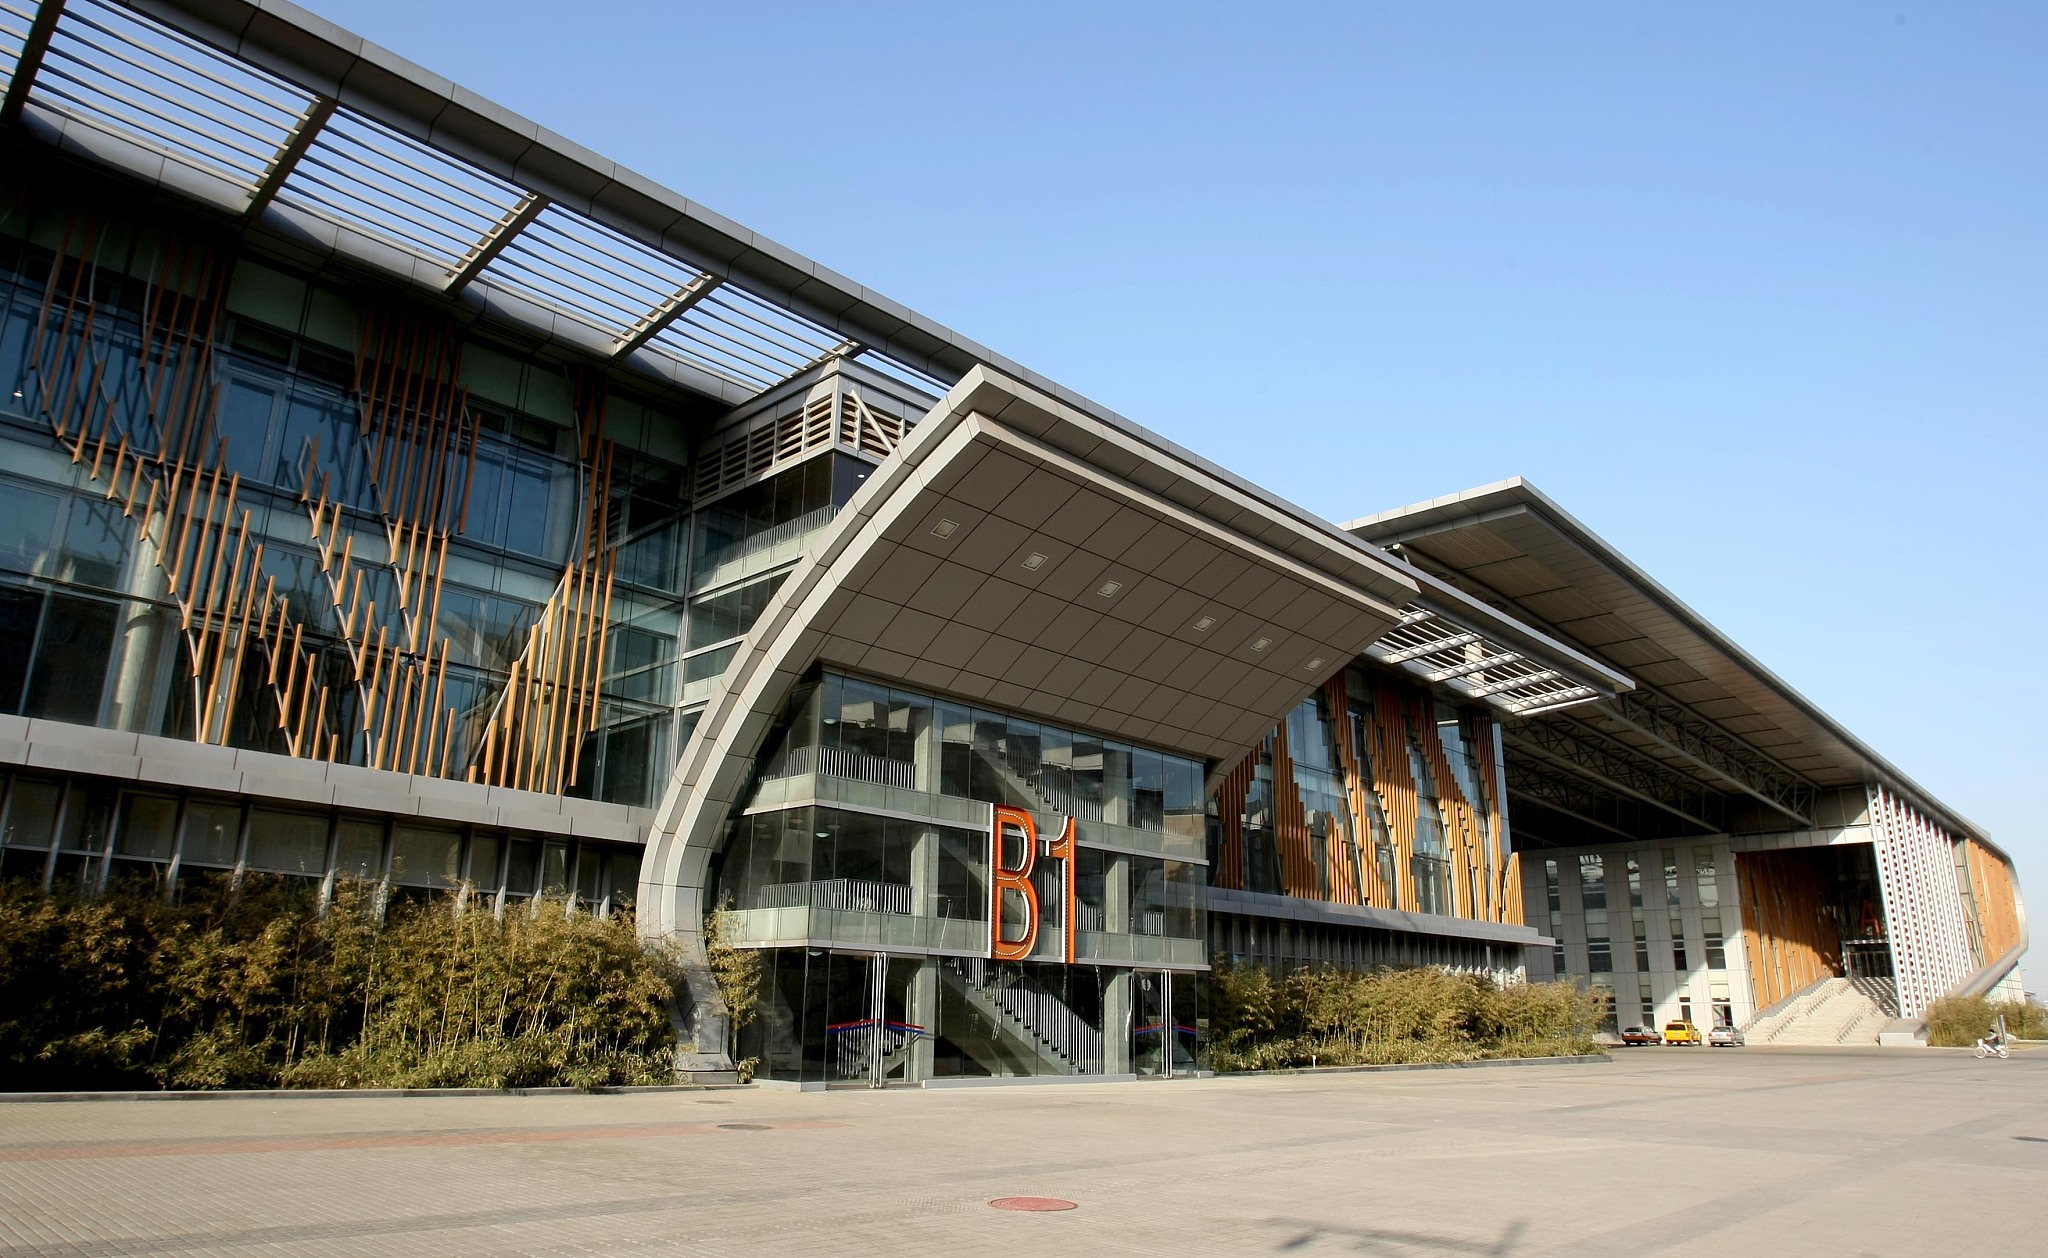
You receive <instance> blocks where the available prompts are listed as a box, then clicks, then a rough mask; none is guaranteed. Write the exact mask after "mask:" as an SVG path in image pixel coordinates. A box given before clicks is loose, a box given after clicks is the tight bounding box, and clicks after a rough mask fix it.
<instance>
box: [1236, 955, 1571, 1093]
mask: <svg viewBox="0 0 2048 1258" xmlns="http://www.w3.org/2000/svg"><path fill="white" fill-rule="evenodd" d="M1209 991H1210V1028H1211V1038H1210V1048H1209V1057H1210V1063H1211V1065H1212V1066H1213V1067H1214V1068H1215V1069H1218V1070H1273V1069H1282V1068H1287V1067H1294V1066H1313V1065H1323V1066H1337V1065H1383V1064H1390V1063H1397V1062H1438V1061H1472V1060H1477V1059H1479V1058H1485V1057H1544V1056H1566V1055H1576V1054H1583V1053H1590V1052H1592V1051H1593V1039H1592V1032H1593V1027H1594V1025H1595V1022H1596V1019H1597V1016H1598V1011H1597V1008H1596V1006H1595V1003H1594V999H1593V997H1592V996H1591V994H1590V993H1588V992H1585V991H1582V990H1580V989H1579V988H1578V987H1577V986H1576V985H1574V984H1572V983H1569V982H1565V983H1536V984H1528V983H1517V984H1509V985H1505V986H1503V985H1500V984H1496V983H1494V982H1493V981H1491V980H1489V979H1487V978H1485V977H1483V976H1481V975H1476V974H1460V973H1454V972H1452V971H1449V970H1444V969H1438V968H1435V967H1424V968H1419V969H1409V970H1379V971H1376V972H1373V973H1369V974H1362V973H1354V972H1351V971H1347V970H1337V969H1328V968H1303V969H1298V970H1294V971H1292V972H1291V973H1288V974H1286V975H1283V976H1280V977H1277V978H1276V977H1275V976H1274V975H1272V974H1271V973H1269V972H1267V971H1266V970H1264V969H1262V968H1259V967H1254V966H1220V967H1218V968H1217V969H1216V971H1215V972H1214V973H1213V974H1212V975H1211V981H1210V986H1209Z"/></svg>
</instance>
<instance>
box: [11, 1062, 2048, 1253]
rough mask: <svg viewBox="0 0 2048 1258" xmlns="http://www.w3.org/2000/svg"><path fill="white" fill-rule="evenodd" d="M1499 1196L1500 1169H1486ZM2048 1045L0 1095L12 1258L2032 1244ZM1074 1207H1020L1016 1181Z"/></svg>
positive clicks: (2018, 1248) (2044, 1165) (1717, 1249)
mask: <svg viewBox="0 0 2048 1258" xmlns="http://www.w3.org/2000/svg"><path fill="white" fill-rule="evenodd" d="M1473 1184H1484V1185H1486V1187H1484V1188H1483V1189H1480V1188H1473V1187H1469V1185H1473ZM2043 1184H2048V1052H2041V1051H2034V1052H2024V1053H2021V1054H2019V1055H2016V1056H2015V1058H2014V1059H2013V1060H2011V1061H2006V1062H1998V1061H1991V1062H1982V1061H1977V1060H1975V1059H1974V1058H1972V1057H1970V1056H1969V1055H1968V1054H1964V1053H1955V1052H1940V1051H1922V1052H1915V1051H1908V1050H1891V1051H1885V1050H1862V1051H1855V1050H1841V1051H1818V1050H1813V1051H1807V1050H1763V1049H1750V1050H1744V1051H1735V1052H1710V1051H1704V1050H1689V1051H1679V1050H1664V1049H1637V1050H1629V1051H1623V1052H1619V1053H1617V1054H1616V1056H1615V1060H1614V1061H1613V1062H1612V1063H1608V1064H1589V1065H1569V1066H1531V1067H1511V1068H1500V1069H1479V1070H1445V1071H1426V1072H1423V1071H1417V1072H1399V1073H1371V1074H1322V1075H1314V1076H1302V1075H1296V1076H1286V1077H1272V1078H1255V1079H1245V1078H1237V1079H1214V1080H1204V1081H1177V1082H1171V1083H1121V1084H1095V1085H1082V1086H1071V1087H1010V1088H974V1089H959V1090H951V1091H890V1092H879V1093H877V1092H868V1091H834V1092H829V1093H804V1094H798V1093H793V1092H781V1091H753V1090H741V1091H718V1092H673V1093H655V1094H637V1095H622V1096H540V1097H483V1098H471V1097H457V1098H408V1099H388V1100H386V1099H338V1098H324V1099H307V1098H284V1099H277V1100H271V1099H247V1100H243V1099H236V1100H208V1101H196V1102H168V1101H163V1102H106V1103H90V1104H88V1103H53V1104H4V1105H0V1258H13V1256H15V1255H25V1254H51V1255H77V1256H80V1258H83V1256H85V1255H141V1254H199V1253H207V1254H213V1253H218V1254H237V1255H242V1254H249V1255H253V1254H283V1253H291V1254H351V1255H356V1254H435V1255H451V1256H452V1255H467V1254H534V1255H542V1254H607V1253H624V1254H643V1253H644V1254H667V1253H675V1254H785V1253H786V1254H832V1255H839V1254H869V1253H873V1254H891V1255H914V1254H949V1255H950V1254H979V1253H1002V1254H1015V1255H1024V1254H1078V1253H1132V1254H1154V1253H1156V1254H1176V1255H1182V1254H1257V1253H1273V1252H1284V1253H1301V1254H1322V1253H1327V1254H1392V1255H1517V1256H1524V1255H1529V1256H1533V1255H1547V1254H1559V1255H1563V1254H1570V1255H1576V1256H1582V1258H1599V1256H1601V1255H1624V1254H1627V1255H1640V1254H1651V1253H1655V1254H1701V1255H1704V1254H1710V1253H1711V1254H1723V1255H1725V1254H1771V1255H1778V1254H1828V1255H1851V1254H1880V1255H1892V1254H1897V1255H1910V1256H1911V1258H1925V1256H1926V1255H1931V1254H1954V1253H1967V1252H1980V1253H1984V1252H1988V1253H2040V1252H2042V1251H2043V1248H2044V1245H2048V1239H2044V1238H2048V1230H2044V1224H2043V1221H2042V1216H2041V1197H2040V1192H2041V1187H2042V1185H2043ZM1010 1195H1036V1196H1046V1197H1055V1198H1064V1199H1068V1200H1071V1201H1073V1202H1075V1203H1076V1204H1077V1208H1076V1209H1074V1210H1071V1211H1066V1212H1061V1213H1037V1214H1026V1213H1005V1212H999V1211H996V1210H993V1209H991V1208H990V1207H989V1205H988V1202H989V1201H990V1200H991V1199H992V1198H997V1197H1004V1196H1010Z"/></svg>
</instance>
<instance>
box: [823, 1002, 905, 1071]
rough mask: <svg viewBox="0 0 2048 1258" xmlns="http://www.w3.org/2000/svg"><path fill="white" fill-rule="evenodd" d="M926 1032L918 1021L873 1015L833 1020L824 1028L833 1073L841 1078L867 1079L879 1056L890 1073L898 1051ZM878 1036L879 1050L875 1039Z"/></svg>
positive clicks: (884, 1069)
mask: <svg viewBox="0 0 2048 1258" xmlns="http://www.w3.org/2000/svg"><path fill="white" fill-rule="evenodd" d="M924 1033H925V1031H924V1028H923V1027H921V1026H918V1025H916V1024H915V1023H910V1022H877V1021H875V1020H874V1019H873V1018H861V1019H859V1020H857V1021H854V1022H834V1023H831V1024H829V1025H827V1026H826V1028H825V1039H826V1041H827V1043H828V1044H830V1046H831V1050H832V1077H833V1078H835V1079H839V1080H842V1081H844V1080H851V1079H867V1078H869V1072H870V1071H872V1070H873V1069H874V1067H875V1062H876V1059H877V1058H879V1059H880V1061H881V1063H882V1065H883V1073H884V1074H887V1073H888V1071H889V1070H892V1069H894V1065H893V1064H892V1063H893V1062H894V1060H895V1058H896V1057H897V1055H898V1054H900V1053H902V1052H903V1050H904V1049H905V1048H906V1047H908V1046H909V1045H910V1043H911V1042H912V1041H913V1040H915V1039H916V1038H917V1037H918V1036H920V1035H923V1034H924ZM878 1038H879V1039H880V1040H881V1044H880V1045H879V1049H880V1051H879V1052H877V1051H876V1050H877V1047H878V1046H877V1045H876V1043H875V1041H876V1039H878Z"/></svg>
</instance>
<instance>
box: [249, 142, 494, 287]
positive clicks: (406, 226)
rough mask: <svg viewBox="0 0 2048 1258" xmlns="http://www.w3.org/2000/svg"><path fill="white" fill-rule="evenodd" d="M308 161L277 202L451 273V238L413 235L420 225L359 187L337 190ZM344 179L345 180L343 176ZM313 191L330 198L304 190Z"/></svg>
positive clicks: (456, 249) (456, 253) (457, 251)
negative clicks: (382, 240) (375, 237)
mask: <svg viewBox="0 0 2048 1258" xmlns="http://www.w3.org/2000/svg"><path fill="white" fill-rule="evenodd" d="M318 165H319V163H316V162H314V161H312V160H311V158H310V155H309V157H308V158H307V159H306V160H305V161H303V162H302V163H301V164H300V168H299V169H298V170H295V171H293V172H292V177H291V179H289V180H288V181H286V184H285V187H284V189H283V190H282V191H280V192H279V193H278V197H277V199H278V200H279V201H281V202H284V203H286V204H289V205H297V206H300V207H302V208H305V209H308V210H311V211H313V212H314V213H316V214H319V215H321V216H322V217H324V218H328V219H332V220H334V221H335V222H336V223H338V224H339V225H341V226H343V227H351V228H357V229H362V230H369V231H373V232H376V233H379V234H382V235H385V236H387V237H389V238H390V239H391V240H392V241H393V243H395V244H398V245H400V246H401V247H408V246H409V248H408V250H407V251H408V252H411V253H413V254H415V255H417V256H419V257H421V258H423V259H425V260H426V261H428V262H432V263H434V264H435V265H437V266H444V267H448V268H450V269H453V267H454V265H455V260H456V259H458V258H460V256H461V249H462V247H463V246H461V245H459V244H455V245H451V244H449V243H448V242H449V241H450V240H452V239H453V237H452V236H447V235H443V234H441V233H435V235H437V236H440V237H441V239H440V240H438V241H437V240H434V239H428V238H425V237H423V236H421V235H419V234H417V232H416V230H415V229H418V228H421V227H422V226H423V225H422V224H420V223H419V222H418V221H417V220H415V219H413V218H410V217H408V216H406V215H404V214H397V213H394V212H393V211H392V210H391V209H390V207H388V206H383V205H379V204H377V203H376V202H374V201H370V200H368V199H367V198H365V197H363V196H362V194H361V192H360V191H359V189H360V185H357V184H349V185H347V186H339V185H336V184H334V183H332V182H330V181H329V180H328V179H327V178H325V177H323V176H322V175H320V174H318V173H316V172H315V170H314V169H312V168H313V167H316V166H318ZM343 178H346V176H343ZM308 185H311V187H312V188H313V189H318V190H320V191H322V192H325V193H328V194H330V197H331V199H330V197H321V196H317V195H315V194H314V193H313V192H311V191H309V190H308ZM428 230H431V229H428Z"/></svg>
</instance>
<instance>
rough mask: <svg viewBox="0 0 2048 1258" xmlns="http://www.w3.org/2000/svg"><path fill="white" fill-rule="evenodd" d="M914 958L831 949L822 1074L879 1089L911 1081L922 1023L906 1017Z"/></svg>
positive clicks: (915, 963) (828, 1078) (832, 1081)
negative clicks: (824, 1066) (825, 1066)
mask: <svg viewBox="0 0 2048 1258" xmlns="http://www.w3.org/2000/svg"><path fill="white" fill-rule="evenodd" d="M918 965H919V962H918V961H917V960H916V959H915V958H912V957H891V956H889V955H887V954H886V953H880V952H872V953H870V952H834V953H832V954H831V956H830V958H829V960H828V963H827V965H826V966H825V970H826V974H825V984H824V986H825V992H824V998H825V1019H826V1021H825V1057H826V1065H827V1074H826V1078H827V1081H828V1082H831V1083H840V1084H846V1083H865V1084H867V1085H868V1086H869V1087H874V1088H879V1087H883V1086H885V1085H887V1084H888V1083H890V1082H897V1083H903V1082H910V1081H911V1080H912V1075H913V1073H914V1072H913V1070H912V1069H911V1064H912V1062H913V1061H914V1060H915V1057H916V1048H917V1042H918V1040H919V1039H920V1038H921V1037H922V1036H923V1034H924V1030H925V1028H923V1027H922V1026H919V1025H917V1024H916V1023H914V1022H913V1021H911V1019H910V1016H909V1011H910V989H911V986H912V983H913V981H914V979H915V977H916V975H917V971H918Z"/></svg>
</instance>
